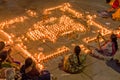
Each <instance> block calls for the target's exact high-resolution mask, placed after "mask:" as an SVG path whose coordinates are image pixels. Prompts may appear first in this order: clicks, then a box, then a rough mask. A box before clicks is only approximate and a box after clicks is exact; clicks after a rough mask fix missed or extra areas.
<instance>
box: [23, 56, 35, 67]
mask: <svg viewBox="0 0 120 80" xmlns="http://www.w3.org/2000/svg"><path fill="white" fill-rule="evenodd" d="M31 65H33V60H32V58H30V57H28V58H27V59H26V60H25V68H28V67H30V66H31Z"/></svg>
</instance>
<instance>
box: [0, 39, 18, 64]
mask: <svg viewBox="0 0 120 80" xmlns="http://www.w3.org/2000/svg"><path fill="white" fill-rule="evenodd" d="M11 51H12V50H11V46H10V45H6V44H5V43H4V42H3V41H1V42H0V53H2V52H6V53H7V56H8V58H7V61H9V62H13V63H16V64H18V65H20V62H19V61H16V60H14V58H13V57H12V56H11V55H10V54H11Z"/></svg>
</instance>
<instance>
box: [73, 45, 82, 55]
mask: <svg viewBox="0 0 120 80" xmlns="http://www.w3.org/2000/svg"><path fill="white" fill-rule="evenodd" d="M74 52H75V54H76V55H77V56H78V55H79V54H80V52H81V48H80V47H79V46H75V48H74Z"/></svg>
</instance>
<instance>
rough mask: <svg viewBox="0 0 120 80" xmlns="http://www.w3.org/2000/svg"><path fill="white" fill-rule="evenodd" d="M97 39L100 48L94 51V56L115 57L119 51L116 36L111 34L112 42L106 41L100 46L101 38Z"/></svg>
mask: <svg viewBox="0 0 120 80" xmlns="http://www.w3.org/2000/svg"><path fill="white" fill-rule="evenodd" d="M101 36H102V35H101ZM97 39H98V43H99V48H95V49H94V50H93V52H92V54H93V55H95V56H98V57H104V56H114V55H115V53H116V51H117V50H118V43H117V37H116V35H115V34H111V36H110V40H108V41H106V42H105V43H104V44H103V45H101V44H100V42H99V38H97Z"/></svg>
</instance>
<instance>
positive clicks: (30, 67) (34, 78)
mask: <svg viewBox="0 0 120 80" xmlns="http://www.w3.org/2000/svg"><path fill="white" fill-rule="evenodd" d="M20 72H21V74H22V80H29V79H30V80H38V78H39V75H40V72H39V71H38V70H37V68H36V66H35V63H34V61H33V60H32V59H31V58H27V59H26V60H25V64H24V65H23V66H22V67H21V69H20Z"/></svg>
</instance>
